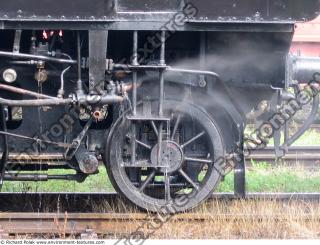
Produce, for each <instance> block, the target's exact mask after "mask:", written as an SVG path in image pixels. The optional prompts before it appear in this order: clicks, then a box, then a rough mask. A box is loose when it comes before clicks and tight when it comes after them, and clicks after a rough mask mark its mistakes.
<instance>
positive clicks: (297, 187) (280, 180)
mask: <svg viewBox="0 0 320 245" xmlns="http://www.w3.org/2000/svg"><path fill="white" fill-rule="evenodd" d="M233 178H234V175H233V173H230V174H229V175H227V176H226V177H225V180H224V182H222V183H221V184H220V186H219V188H218V192H233ZM246 180H247V190H248V192H289V193H291V192H320V170H316V171H307V170H304V169H303V168H302V167H300V168H298V169H296V170H292V168H288V167H286V166H278V167H273V166H271V164H268V163H257V164H254V165H253V167H252V168H250V170H248V171H247V175H246Z"/></svg>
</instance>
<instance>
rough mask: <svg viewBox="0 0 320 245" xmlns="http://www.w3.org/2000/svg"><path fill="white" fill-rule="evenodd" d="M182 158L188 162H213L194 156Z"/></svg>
mask: <svg viewBox="0 0 320 245" xmlns="http://www.w3.org/2000/svg"><path fill="white" fill-rule="evenodd" d="M184 160H185V161H189V162H199V163H209V164H210V163H212V162H213V161H212V160H210V159H204V158H194V157H184Z"/></svg>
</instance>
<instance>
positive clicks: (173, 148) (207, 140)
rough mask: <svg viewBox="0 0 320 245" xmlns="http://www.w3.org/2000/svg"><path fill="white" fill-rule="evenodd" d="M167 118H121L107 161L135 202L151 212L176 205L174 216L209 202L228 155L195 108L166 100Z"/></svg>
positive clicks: (212, 127)
mask: <svg viewBox="0 0 320 245" xmlns="http://www.w3.org/2000/svg"><path fill="white" fill-rule="evenodd" d="M139 109H141V112H140V113H142V111H143V110H142V108H139ZM164 117H166V119H165V120H164V119H162V120H158V119H157V118H147V117H146V118H141V119H140V120H136V121H133V120H132V119H130V117H128V115H123V116H122V117H120V118H119V119H118V121H117V122H116V123H115V125H114V126H113V128H112V130H111V132H110V134H109V136H108V140H107V145H106V151H105V158H104V159H105V163H106V166H107V171H108V174H109V177H110V179H111V181H112V182H113V184H114V186H115V188H116V189H117V191H118V192H120V193H122V194H123V195H124V196H125V197H126V198H127V199H129V200H130V201H131V202H133V203H134V204H136V205H138V206H139V207H141V208H143V209H147V210H149V211H155V212H157V211H160V209H163V208H165V207H168V206H170V209H168V210H170V212H181V211H184V210H187V209H190V208H192V207H194V206H196V205H198V204H199V203H200V202H202V201H203V200H205V199H206V198H207V197H209V195H210V194H211V193H212V191H213V190H214V189H215V188H216V186H217V184H218V183H219V182H220V174H219V173H218V171H217V170H216V169H215V166H214V163H215V160H216V159H218V158H219V157H222V156H223V154H224V145H223V140H222V138H221V135H220V133H219V130H218V128H217V127H216V125H215V123H214V122H213V121H212V119H210V117H209V116H208V115H207V114H206V113H205V112H203V111H202V110H200V109H199V108H197V107H195V106H193V105H190V104H185V103H184V104H180V103H178V102H174V101H165V103H164ZM132 123H135V125H136V126H135V127H136V128H135V134H136V140H135V142H136V152H135V157H134V161H132V142H133V137H132Z"/></svg>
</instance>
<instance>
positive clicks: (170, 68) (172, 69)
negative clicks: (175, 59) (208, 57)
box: [167, 67, 220, 78]
mask: <svg viewBox="0 0 320 245" xmlns="http://www.w3.org/2000/svg"><path fill="white" fill-rule="evenodd" d="M167 71H174V72H181V73H187V74H195V75H207V76H212V77H215V78H220V76H219V74H218V73H215V72H212V71H198V70H190V69H181V68H173V67H168V69H167Z"/></svg>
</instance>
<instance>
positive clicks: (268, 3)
mask: <svg viewBox="0 0 320 245" xmlns="http://www.w3.org/2000/svg"><path fill="white" fill-rule="evenodd" d="M319 10H320V1H319V0H308V1H303V0H241V1H236V0H225V1H220V0H214V1H212V0H211V1H207V0H193V1H190V0H188V1H183V0H174V1H168V0H166V1H160V0H143V1H138V2H137V1H131V0H118V1H116V0H91V1H88V0H69V1H64V0H55V1H52V0H41V1H38V0H2V1H1V2H0V21H2V23H1V24H2V25H0V27H2V28H10V27H12V26H18V25H20V24H22V26H23V25H24V24H25V22H27V23H30V22H32V23H34V25H33V26H34V27H36V26H39V22H40V23H41V22H44V23H47V24H48V23H53V22H58V23H59V25H66V24H68V25H70V24H71V26H74V27H75V26H77V25H78V24H79V22H81V26H80V27H79V26H78V28H89V29H94V28H98V27H99V28H106V29H132V27H133V26H134V25H136V24H135V23H133V22H138V23H140V25H139V26H138V27H137V26H136V28H138V29H149V30H153V29H157V28H159V23H161V24H162V25H163V24H165V23H167V22H168V20H169V19H170V17H173V16H174V15H175V14H177V13H182V12H184V13H185V14H186V16H184V17H185V18H186V19H185V21H186V23H187V25H186V26H192V25H193V24H195V23H202V24H208V23H211V22H214V23H277V24H278V23H294V22H296V21H306V20H311V19H313V18H315V17H316V16H318V15H319ZM182 18H183V16H182ZM13 22H14V25H12V24H13ZM70 22H71V23H70ZM74 22H77V24H75V23H74ZM84 23H87V25H83V24H84ZM94 23H100V26H99V25H98V26H96V25H93V24H94ZM101 23H103V24H104V25H103V24H102V26H101ZM160 26H161V25H160ZM174 28H177V29H185V28H186V27H185V25H183V26H177V27H173V26H172V25H171V26H168V29H174Z"/></svg>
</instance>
